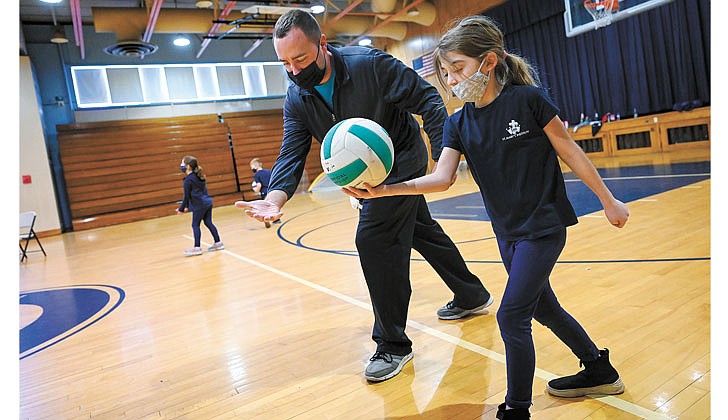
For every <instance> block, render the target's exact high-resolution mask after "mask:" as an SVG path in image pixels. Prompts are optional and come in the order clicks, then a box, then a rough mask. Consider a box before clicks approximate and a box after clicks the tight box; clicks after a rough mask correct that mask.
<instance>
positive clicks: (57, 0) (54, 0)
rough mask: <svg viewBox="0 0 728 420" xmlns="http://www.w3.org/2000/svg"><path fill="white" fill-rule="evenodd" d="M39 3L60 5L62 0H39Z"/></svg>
mask: <svg viewBox="0 0 728 420" xmlns="http://www.w3.org/2000/svg"><path fill="white" fill-rule="evenodd" d="M40 1H42V2H43V3H60V2H62V1H63V0H40Z"/></svg>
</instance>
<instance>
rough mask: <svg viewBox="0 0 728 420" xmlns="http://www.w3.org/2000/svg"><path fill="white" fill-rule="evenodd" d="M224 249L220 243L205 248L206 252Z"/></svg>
mask: <svg viewBox="0 0 728 420" xmlns="http://www.w3.org/2000/svg"><path fill="white" fill-rule="evenodd" d="M221 249H225V245H224V244H223V243H222V242H215V243H214V244H212V246H211V247H209V248H207V250H208V251H219V250H221Z"/></svg>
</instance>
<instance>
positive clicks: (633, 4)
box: [564, 0, 673, 36]
mask: <svg viewBox="0 0 728 420" xmlns="http://www.w3.org/2000/svg"><path fill="white" fill-rule="evenodd" d="M618 1H619V10H618V11H617V12H616V13H615V14H614V15H612V22H616V21H618V20H622V19H625V18H628V17H630V16H634V15H636V14H638V13H642V12H644V11H647V10H650V9H653V8H655V7H658V6H662V5H664V4H667V3H670V2H672V1H673V0H618ZM564 2H565V3H566V10H565V11H564V24H565V26H566V36H574V35H579V34H581V33H584V32H587V31H590V30H594V29H596V25H595V23H594V18H592V16H591V15H590V14H589V12H588V11H587V10H586V8H585V7H584V0H564Z"/></svg>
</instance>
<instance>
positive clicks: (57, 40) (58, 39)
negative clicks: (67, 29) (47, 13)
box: [51, 7, 68, 44]
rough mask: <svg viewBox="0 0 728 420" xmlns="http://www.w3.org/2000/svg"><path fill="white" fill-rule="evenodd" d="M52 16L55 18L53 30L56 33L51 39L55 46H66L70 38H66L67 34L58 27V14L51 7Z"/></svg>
mask: <svg viewBox="0 0 728 420" xmlns="http://www.w3.org/2000/svg"><path fill="white" fill-rule="evenodd" d="M51 16H53V29H55V32H54V33H53V36H52V37H51V42H52V43H54V44H65V43H67V42H68V38H66V34H64V33H63V31H62V30H61V27H60V26H58V22H56V12H55V9H54V8H53V7H51Z"/></svg>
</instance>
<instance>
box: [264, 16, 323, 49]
mask: <svg viewBox="0 0 728 420" xmlns="http://www.w3.org/2000/svg"><path fill="white" fill-rule="evenodd" d="M293 28H298V29H300V30H301V32H303V33H304V34H305V35H306V38H308V39H310V40H311V41H313V42H314V43H317V44H318V42H319V40H320V39H321V27H320V26H319V24H318V21H316V18H315V17H313V15H312V14H310V13H308V12H306V11H305V10H300V9H293V10H289V11H287V12H286V13H284V14H283V15H281V17H279V18H278V21H276V25H275V27H274V28H273V37H274V38H278V39H280V38H285V37H286V35H288V33H289V32H290V31H291V30H292V29H293Z"/></svg>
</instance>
